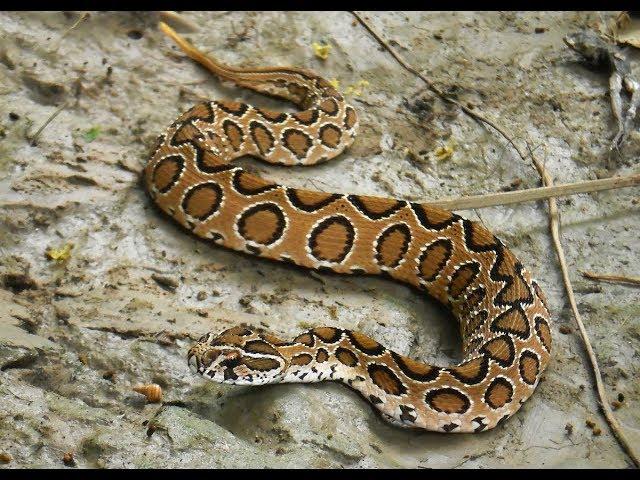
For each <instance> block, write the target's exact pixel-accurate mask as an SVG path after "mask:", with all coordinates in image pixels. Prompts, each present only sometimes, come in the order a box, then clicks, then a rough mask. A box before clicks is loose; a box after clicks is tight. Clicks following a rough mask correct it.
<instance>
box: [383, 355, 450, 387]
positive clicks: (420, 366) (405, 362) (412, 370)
mask: <svg viewBox="0 0 640 480" xmlns="http://www.w3.org/2000/svg"><path fill="white" fill-rule="evenodd" d="M391 356H392V357H393V360H394V362H396V365H398V367H399V368H400V370H401V371H402V373H404V374H405V375H406V376H407V377H409V378H410V379H412V380H417V381H418V382H431V381H433V380H435V379H436V378H438V375H440V369H439V368H438V367H433V366H431V365H427V364H426V363H422V362H418V361H416V360H413V359H412V358H409V357H405V356H404V355H400V354H398V353H396V352H391Z"/></svg>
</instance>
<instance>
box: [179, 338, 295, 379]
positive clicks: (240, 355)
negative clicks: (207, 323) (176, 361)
mask: <svg viewBox="0 0 640 480" xmlns="http://www.w3.org/2000/svg"><path fill="white" fill-rule="evenodd" d="M282 343H283V342H281V341H280V340H278V339H276V338H275V337H272V336H270V335H267V334H260V333H257V332H255V331H254V330H250V329H249V328H245V327H234V328H230V329H228V330H225V331H224V332H222V333H221V334H219V335H215V334H214V333H207V334H206V335H204V336H202V337H201V338H200V339H199V340H198V342H197V343H196V344H194V345H193V346H192V347H191V348H190V349H189V353H188V363H189V368H190V369H191V371H192V372H194V373H199V374H200V375H202V376H203V377H206V378H209V379H211V380H213V381H214V382H218V383H230V384H234V385H262V384H266V383H275V382H278V381H280V380H281V379H282V377H283V376H284V372H285V370H286V369H287V367H288V362H287V361H286V360H285V359H284V357H283V356H282V355H281V353H280V352H279V351H278V344H282Z"/></svg>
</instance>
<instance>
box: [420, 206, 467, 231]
mask: <svg viewBox="0 0 640 480" xmlns="http://www.w3.org/2000/svg"><path fill="white" fill-rule="evenodd" d="M411 209H412V210H413V213H415V215H416V217H417V218H418V221H419V222H420V224H421V225H422V226H423V227H424V228H426V229H428V230H444V229H445V228H447V227H448V226H450V225H452V224H453V223H455V222H457V221H458V220H460V218H462V217H460V216H459V215H456V214H455V213H453V212H450V211H449V210H442V209H440V208H436V207H432V206H430V205H426V204H420V203H412V204H411Z"/></svg>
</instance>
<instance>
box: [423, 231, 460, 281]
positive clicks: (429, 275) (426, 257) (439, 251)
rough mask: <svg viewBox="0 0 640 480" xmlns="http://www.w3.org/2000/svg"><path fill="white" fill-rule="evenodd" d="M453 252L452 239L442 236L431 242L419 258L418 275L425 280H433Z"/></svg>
mask: <svg viewBox="0 0 640 480" xmlns="http://www.w3.org/2000/svg"><path fill="white" fill-rule="evenodd" d="M452 252H453V244H452V243H451V240H449V239H446V238H441V239H439V240H436V241H435V242H433V243H431V244H429V245H428V246H427V247H426V248H425V249H424V250H423V252H422V254H421V255H420V258H419V259H418V275H419V276H420V278H422V279H423V280H424V281H425V282H432V281H434V280H435V279H436V278H438V275H439V274H440V272H441V271H442V269H443V268H444V267H445V266H446V265H447V262H448V261H449V259H450V258H451V253H452Z"/></svg>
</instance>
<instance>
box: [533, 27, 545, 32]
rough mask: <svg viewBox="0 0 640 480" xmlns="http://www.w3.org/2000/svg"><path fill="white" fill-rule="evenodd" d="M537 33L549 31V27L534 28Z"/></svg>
mask: <svg viewBox="0 0 640 480" xmlns="http://www.w3.org/2000/svg"><path fill="white" fill-rule="evenodd" d="M534 31H535V32H536V33H544V32H546V31H547V29H546V28H545V27H536V29H535V30H534Z"/></svg>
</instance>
